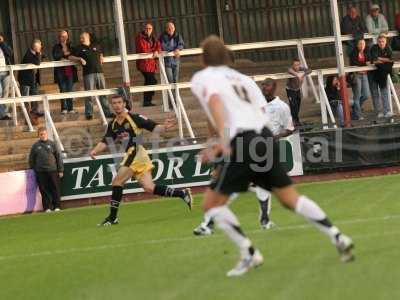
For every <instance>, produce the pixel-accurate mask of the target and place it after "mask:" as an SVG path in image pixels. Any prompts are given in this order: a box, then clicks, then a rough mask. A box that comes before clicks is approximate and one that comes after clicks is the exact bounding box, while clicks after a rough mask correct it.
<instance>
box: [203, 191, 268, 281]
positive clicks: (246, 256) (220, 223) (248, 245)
mask: <svg viewBox="0 0 400 300" xmlns="http://www.w3.org/2000/svg"><path fill="white" fill-rule="evenodd" d="M228 200H229V196H227V195H224V194H221V193H219V192H216V191H213V190H212V189H208V190H207V192H206V193H205V195H204V202H203V208H204V211H205V212H206V216H207V217H208V218H210V219H212V220H214V222H215V224H216V225H217V227H218V228H219V229H221V230H222V231H223V232H224V234H225V235H226V236H227V237H228V238H229V239H230V240H231V241H232V242H233V243H234V244H235V245H236V246H237V248H238V249H239V251H240V260H239V263H238V264H237V265H236V267H235V268H233V269H232V270H230V271H229V272H228V273H227V275H228V276H240V275H243V274H244V273H246V272H247V271H248V270H249V269H250V268H251V267H257V266H259V265H261V264H262V263H263V257H262V255H261V254H260V253H259V251H258V250H256V249H255V248H254V246H253V244H252V242H251V241H250V239H249V238H247V236H246V235H245V234H244V232H243V230H242V229H241V227H240V223H239V220H238V219H237V217H236V216H235V214H234V213H233V212H232V211H231V210H230V209H229V207H228V206H227V203H228Z"/></svg>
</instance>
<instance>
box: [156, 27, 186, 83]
mask: <svg viewBox="0 0 400 300" xmlns="http://www.w3.org/2000/svg"><path fill="white" fill-rule="evenodd" d="M160 43H161V50H162V51H166V52H173V53H174V56H172V57H171V56H167V57H165V58H164V62H165V70H166V73H167V77H168V82H169V83H176V82H178V79H179V65H180V60H179V52H180V51H181V50H182V49H183V47H184V46H185V44H184V41H183V38H182V35H181V34H179V33H177V32H176V29H175V24H174V23H173V22H168V23H167V24H166V25H165V32H164V33H163V34H161V36H160Z"/></svg>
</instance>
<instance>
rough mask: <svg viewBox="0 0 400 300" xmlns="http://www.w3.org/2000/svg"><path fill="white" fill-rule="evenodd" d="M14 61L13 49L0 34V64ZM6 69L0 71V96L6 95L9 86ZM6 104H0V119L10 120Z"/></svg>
mask: <svg viewBox="0 0 400 300" xmlns="http://www.w3.org/2000/svg"><path fill="white" fill-rule="evenodd" d="M13 63H14V59H13V51H12V49H11V47H10V46H9V45H7V43H6V42H5V41H4V35H3V34H0V66H1V67H4V66H6V65H12V64H13ZM9 75H10V74H9V72H8V71H0V98H6V97H8V89H9V87H10V76H9ZM8 110H9V108H8V106H7V105H6V104H0V120H11V117H10V114H9V113H8Z"/></svg>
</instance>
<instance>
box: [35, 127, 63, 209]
mask: <svg viewBox="0 0 400 300" xmlns="http://www.w3.org/2000/svg"><path fill="white" fill-rule="evenodd" d="M38 136H39V140H38V141H37V142H36V143H35V144H33V146H32V148H31V152H30V153H29V167H30V168H31V169H33V170H34V172H35V175H36V180H37V184H38V186H39V191H40V194H41V195H42V203H43V210H44V211H45V212H50V211H51V210H52V209H54V210H55V211H59V210H60V196H61V188H60V178H62V177H63V171H64V165H63V160H62V157H61V152H60V150H59V149H58V148H57V146H56V144H55V143H54V142H53V141H51V140H49V136H48V133H47V130H46V128H45V127H40V128H39V129H38Z"/></svg>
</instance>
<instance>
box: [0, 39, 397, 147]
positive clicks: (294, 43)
mask: <svg viewBox="0 0 400 300" xmlns="http://www.w3.org/2000/svg"><path fill="white" fill-rule="evenodd" d="M389 36H390V37H393V36H397V32H390V33H389ZM373 37H374V36H373V35H366V36H365V38H366V39H372V38H373ZM352 39H353V38H352V36H343V37H342V40H343V41H348V40H352ZM334 42H335V38H334V37H317V38H305V39H300V40H299V39H294V40H282V41H268V42H258V43H248V44H236V45H230V46H228V47H229V48H230V49H231V50H232V51H244V50H255V49H265V48H280V47H297V49H298V51H299V54H300V56H301V59H302V61H303V63H306V60H305V57H304V51H303V46H304V45H312V44H314V45H315V44H327V43H334ZM199 54H201V49H200V48H193V49H184V50H182V51H181V56H188V55H199ZM165 56H173V53H166V52H163V53H161V54H160V59H159V64H160V72H161V78H162V80H163V82H164V84H161V85H156V86H141V87H131V88H130V93H132V94H134V93H142V92H145V91H161V92H162V91H164V92H165V94H166V96H165V97H164V99H163V108H164V111H165V112H167V111H169V108H168V96H169V97H170V98H171V104H172V106H173V110H174V112H175V114H176V117H177V120H178V123H179V125H178V126H179V135H180V138H183V137H184V134H183V122H184V123H185V125H186V127H187V130H188V132H189V137H190V138H193V139H194V138H195V134H194V132H193V130H192V127H191V124H190V120H189V118H188V116H187V113H186V110H185V107H184V104H183V101H182V98H181V97H180V93H179V90H180V89H187V88H190V83H178V84H169V83H168V79H167V78H166V72H165V66H164V63H163V62H164V61H163V59H162V58H163V57H165ZM151 57H152V54H130V55H127V56H126V60H127V61H134V60H139V59H146V58H151ZM121 61H122V59H121V57H120V56H109V57H105V59H104V62H105V63H109V62H121ZM71 65H76V63H74V62H71V61H67V60H66V61H52V62H44V63H42V64H41V65H39V66H36V65H13V66H5V67H0V71H9V72H10V76H11V82H12V92H11V96H12V97H11V98H7V99H3V100H1V101H0V103H4V104H12V105H13V120H14V125H17V124H18V120H17V113H16V111H17V110H16V105H17V104H19V105H21V109H22V112H23V115H24V118H25V120H26V122H27V125H28V128H29V130H30V131H33V130H34V129H33V126H32V124H31V122H30V119H29V116H28V113H27V111H26V109H25V106H24V105H23V103H24V102H29V101H42V102H43V103H44V108H45V109H46V107H48V104H47V103H45V102H48V101H53V100H59V99H64V98H72V99H76V98H83V97H93V98H94V99H95V102H96V104H97V106H98V108H99V111H100V115H101V119H102V123H103V125H106V124H107V119H106V118H105V115H104V112H103V110H102V107H101V105H100V101H99V98H98V97H99V96H101V95H105V96H109V95H113V94H116V93H117V90H116V89H104V90H93V91H79V92H70V93H58V94H47V95H38V96H26V97H21V93H20V90H19V87H18V84H17V81H16V79H15V76H14V71H20V70H28V69H44V68H54V67H61V66H71ZM394 67H395V68H399V67H400V62H398V63H396V64H395V65H394ZM374 69H375V67H374V66H369V67H361V68H355V67H349V68H346V72H354V71H362V70H374ZM332 74H338V70H337V68H333V69H323V70H317V71H313V72H312V73H311V74H309V76H308V77H309V78H310V79H309V80H310V82H312V86H313V85H314V82H313V80H312V78H313V77H318V76H319V79H318V86H319V90H320V92H319V93H318V92H317V90H316V88H315V90H314V89H313V94H314V97H315V98H316V99H317V101H319V102H320V104H321V118H322V123H323V126H324V128H325V129H327V128H329V126H328V124H327V123H328V122H327V120H328V113H329V116H330V119H331V121H332V123H333V124H334V126H335V125H336V123H335V122H334V117H333V114H332V110H331V108H330V106H329V103H327V101H326V95H324V93H325V91H324V89H323V88H321V85H322V86H323V76H324V75H332ZM321 76H322V78H321ZM267 77H271V78H275V79H286V78H289V77H291V75H289V74H287V73H283V74H267V75H258V76H253V78H254V80H256V81H261V80H264V79H265V78H267ZM388 85H389V87H390V91H391V99H392V101H393V99H394V101H395V104H396V106H397V109H398V110H399V111H400V104H399V99H398V97H397V95H396V91H395V89H394V85H393V82H392V80H391V78H389V80H388ZM173 91H175V95H174V93H173ZM321 99H322V101H321ZM391 110H392V112H393V105H391ZM46 124H47V126H48V127H49V128H48V129H49V132H50V133H52V134H53V135H54V137H55V140H56V142H57V144H58V146H59V147H60V149H63V146H62V142H61V140H60V139H59V138H57V137H58V134H57V130H56V128H55V125H54V122H53V120H52V117H51V114H50V111H48V110H47V113H46Z"/></svg>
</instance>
